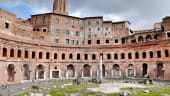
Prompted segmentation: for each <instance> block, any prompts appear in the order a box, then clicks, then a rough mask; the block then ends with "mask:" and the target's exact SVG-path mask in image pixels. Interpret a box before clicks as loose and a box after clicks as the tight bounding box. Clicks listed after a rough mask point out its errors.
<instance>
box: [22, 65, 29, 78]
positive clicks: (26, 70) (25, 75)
mask: <svg viewBox="0 0 170 96" xmlns="http://www.w3.org/2000/svg"><path fill="white" fill-rule="evenodd" d="M22 73H23V74H22V77H23V78H22V79H23V80H30V69H29V65H28V64H25V65H23V72H22Z"/></svg>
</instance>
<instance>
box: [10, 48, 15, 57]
mask: <svg viewBox="0 0 170 96" xmlns="http://www.w3.org/2000/svg"><path fill="white" fill-rule="evenodd" d="M10 57H14V49H11V50H10Z"/></svg>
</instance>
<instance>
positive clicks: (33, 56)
mask: <svg viewBox="0 0 170 96" xmlns="http://www.w3.org/2000/svg"><path fill="white" fill-rule="evenodd" d="M33 58H35V52H34V51H33V52H32V59H33Z"/></svg>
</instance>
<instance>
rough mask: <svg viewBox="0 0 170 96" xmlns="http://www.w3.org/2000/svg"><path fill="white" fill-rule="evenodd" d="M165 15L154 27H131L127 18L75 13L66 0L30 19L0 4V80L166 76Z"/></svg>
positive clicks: (168, 32) (169, 64)
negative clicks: (108, 18)
mask: <svg viewBox="0 0 170 96" xmlns="http://www.w3.org/2000/svg"><path fill="white" fill-rule="evenodd" d="M169 39H170V17H165V18H163V20H162V22H159V23H155V25H154V29H150V30H137V31H134V30H131V29H130V22H129V21H120V22H112V21H104V20H103V17H86V18H80V17H74V16H69V15H68V12H67V0H55V1H54V6H53V12H51V13H46V14H37V15H32V16H31V18H30V19H28V20H23V19H20V18H16V15H15V14H12V13H10V12H7V11H5V10H3V9H0V42H1V44H0V71H1V72H0V77H1V78H0V85H5V84H17V83H24V82H31V81H33V80H40V81H41V80H51V79H74V78H77V77H82V78H90V77H97V76H98V75H99V74H98V73H99V72H98V66H99V56H101V55H102V56H103V76H104V78H153V79H160V80H170V53H169V52H170V42H169Z"/></svg>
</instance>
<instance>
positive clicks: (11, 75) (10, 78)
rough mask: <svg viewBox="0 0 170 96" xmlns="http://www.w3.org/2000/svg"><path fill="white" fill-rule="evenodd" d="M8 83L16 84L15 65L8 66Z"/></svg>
mask: <svg viewBox="0 0 170 96" xmlns="http://www.w3.org/2000/svg"><path fill="white" fill-rule="evenodd" d="M7 71H8V81H9V82H14V79H15V66H14V65H13V64H10V65H8V69H7Z"/></svg>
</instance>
